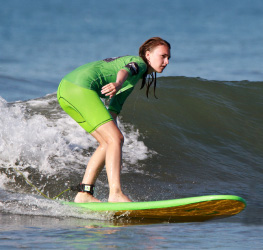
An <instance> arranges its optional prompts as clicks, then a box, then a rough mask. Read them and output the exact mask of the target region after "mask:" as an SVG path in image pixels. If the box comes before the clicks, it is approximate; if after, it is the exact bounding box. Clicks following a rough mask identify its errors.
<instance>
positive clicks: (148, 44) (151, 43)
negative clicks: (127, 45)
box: [139, 37, 171, 98]
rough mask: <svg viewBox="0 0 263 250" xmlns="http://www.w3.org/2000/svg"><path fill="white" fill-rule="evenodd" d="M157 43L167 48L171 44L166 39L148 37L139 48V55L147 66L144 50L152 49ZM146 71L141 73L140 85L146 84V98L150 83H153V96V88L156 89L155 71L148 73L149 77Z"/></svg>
mask: <svg viewBox="0 0 263 250" xmlns="http://www.w3.org/2000/svg"><path fill="white" fill-rule="evenodd" d="M159 45H165V46H167V47H168V48H169V49H171V45H170V43H168V42H167V41H165V40H164V39H162V38H160V37H152V38H150V39H148V40H147V41H145V42H144V43H143V44H142V45H141V47H140V48H139V56H140V57H141V58H142V59H143V60H144V62H145V63H146V64H147V66H149V63H148V60H147V59H146V57H145V55H146V51H151V50H152V49H154V48H155V47H157V46H159ZM147 76H148V74H147V71H146V72H145V74H144V75H143V78H142V85H141V89H142V88H143V87H144V85H145V84H146V96H147V98H148V95H149V89H150V87H151V85H152V83H154V85H153V86H154V96H155V98H157V97H156V95H155V89H156V72H153V73H151V74H150V77H148V78H147Z"/></svg>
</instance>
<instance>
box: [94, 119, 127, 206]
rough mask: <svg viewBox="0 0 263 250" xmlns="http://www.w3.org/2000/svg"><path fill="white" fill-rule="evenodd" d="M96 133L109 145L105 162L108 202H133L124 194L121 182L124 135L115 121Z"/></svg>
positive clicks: (103, 126)
mask: <svg viewBox="0 0 263 250" xmlns="http://www.w3.org/2000/svg"><path fill="white" fill-rule="evenodd" d="M96 132H98V133H99V135H100V136H101V138H103V140H104V141H105V142H106V144H107V148H106V158H105V160H106V171H107V176H108V182H109V188H110V194H109V199H108V201H109V202H129V201H131V200H130V199H129V198H128V197H127V196H126V195H124V194H123V193H122V190H121V181H120V172H121V161H122V145H123V141H124V138H123V135H122V133H121V132H120V130H119V129H118V127H117V126H116V124H115V122H114V121H110V122H107V123H105V124H103V125H102V126H100V127H99V128H97V130H96Z"/></svg>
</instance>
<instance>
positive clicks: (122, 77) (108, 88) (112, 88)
mask: <svg viewBox="0 0 263 250" xmlns="http://www.w3.org/2000/svg"><path fill="white" fill-rule="evenodd" d="M128 76H129V73H128V72H127V71H126V70H125V69H121V70H120V71H119V72H118V74H117V78H116V82H111V83H108V84H106V85H105V86H103V87H102V89H101V93H102V94H105V96H109V97H110V98H112V97H113V96H114V95H115V94H116V93H117V92H118V91H119V90H120V89H121V86H122V84H123V83H124V82H125V81H126V79H127V78H128Z"/></svg>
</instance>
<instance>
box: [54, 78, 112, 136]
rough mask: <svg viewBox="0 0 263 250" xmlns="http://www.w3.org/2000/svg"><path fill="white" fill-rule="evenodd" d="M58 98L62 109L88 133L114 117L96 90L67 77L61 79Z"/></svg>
mask: <svg viewBox="0 0 263 250" xmlns="http://www.w3.org/2000/svg"><path fill="white" fill-rule="evenodd" d="M57 98H58V102H59V104H60V106H61V107H62V109H63V110H64V111H65V112H66V113H68V115H70V116H71V117H72V118H73V119H74V120H75V121H76V122H77V123H78V124H79V125H80V126H81V127H82V128H84V129H85V130H86V131H87V132H88V133H92V132H93V131H95V130H96V129H97V128H98V127H99V126H101V125H103V124H105V123H106V122H109V121H112V120H113V118H112V116H111V115H110V113H109V111H108V110H107V108H106V107H105V105H104V104H103V102H102V101H101V99H100V97H99V95H98V94H97V92H96V91H94V90H90V89H86V88H83V87H80V86H78V85H75V84H73V83H71V82H69V81H67V80H65V79H63V80H62V81H61V83H60V84H59V87H58V91H57Z"/></svg>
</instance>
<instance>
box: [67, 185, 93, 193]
mask: <svg viewBox="0 0 263 250" xmlns="http://www.w3.org/2000/svg"><path fill="white" fill-rule="evenodd" d="M70 190H72V191H78V192H87V193H89V194H91V195H93V194H94V191H95V185H92V184H91V185H89V184H82V183H80V184H79V185H77V186H73V187H70Z"/></svg>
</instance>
